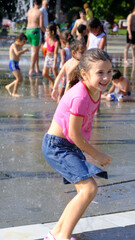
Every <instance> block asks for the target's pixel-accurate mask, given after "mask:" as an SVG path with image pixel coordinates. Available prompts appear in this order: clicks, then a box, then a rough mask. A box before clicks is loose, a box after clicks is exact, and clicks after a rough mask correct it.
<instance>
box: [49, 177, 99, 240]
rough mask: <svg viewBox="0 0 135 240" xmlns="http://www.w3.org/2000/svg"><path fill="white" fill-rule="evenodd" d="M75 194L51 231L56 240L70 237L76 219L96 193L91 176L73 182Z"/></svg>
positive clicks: (95, 186) (94, 183)
mask: <svg viewBox="0 0 135 240" xmlns="http://www.w3.org/2000/svg"><path fill="white" fill-rule="evenodd" d="M75 187H76V190H77V195H76V196H75V197H74V198H73V199H72V200H71V201H70V202H69V204H68V205H67V207H66V208H65V210H64V212H63V214H62V216H61V218H60V219H59V221H58V223H57V224H56V226H55V227H54V229H53V230H52V231H51V233H52V234H53V235H54V237H55V239H56V240H63V239H70V237H71V234H72V231H73V229H74V227H75V226H76V224H77V222H78V220H79V219H80V217H81V216H82V214H83V213H84V211H85V210H86V208H87V207H88V205H89V204H90V203H91V201H92V200H93V198H94V197H95V195H96V193H97V184H96V182H95V180H94V179H93V178H89V179H85V180H82V181H80V182H79V183H77V184H75Z"/></svg>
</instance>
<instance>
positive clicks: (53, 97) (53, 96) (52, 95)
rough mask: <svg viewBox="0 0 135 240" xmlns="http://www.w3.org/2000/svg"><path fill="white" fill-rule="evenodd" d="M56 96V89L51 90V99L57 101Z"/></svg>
mask: <svg viewBox="0 0 135 240" xmlns="http://www.w3.org/2000/svg"><path fill="white" fill-rule="evenodd" d="M57 95H58V91H57V89H53V91H52V94H51V97H52V99H53V100H55V101H57Z"/></svg>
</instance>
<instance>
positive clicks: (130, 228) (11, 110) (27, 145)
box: [0, 36, 135, 240]
mask: <svg viewBox="0 0 135 240" xmlns="http://www.w3.org/2000/svg"><path fill="white" fill-rule="evenodd" d="M113 40H114V41H113ZM113 40H112V39H111V40H110V41H112V45H113V43H114V44H115V43H116V40H117V39H116V38H115V37H114V36H113ZM123 40H124V39H123V38H122V39H119V43H118V46H120V45H121V46H122V47H123V49H124V46H125V45H124V43H123ZM108 41H109V40H108ZM121 41H122V42H121ZM122 47H121V48H122ZM121 48H120V49H121ZM111 49H112V48H111V47H110V50H108V52H109V51H110V53H111V51H112V50H111ZM118 49H119V48H117V51H118ZM113 54H114V53H112V55H113ZM113 56H114V55H113ZM118 56H122V49H121V52H120V53H119V52H118V54H117V56H116V58H117V63H116V64H118V66H119V64H121V62H120V61H121V60H120V59H121V57H120V58H119V57H118ZM120 66H121V65H120ZM27 67H28V66H27ZM22 70H23V65H22ZM127 70H128V71H127V72H128V76H129V77H131V66H130V67H128V69H127ZM25 71H26V70H25ZM7 81H8V82H9V81H10V80H9V79H5V80H1V89H0V93H1V94H0V180H1V181H0V228H1V229H0V240H35V239H36V240H37V239H43V237H44V236H45V235H46V234H47V232H48V231H49V230H51V229H52V227H53V226H54V224H55V222H56V221H57V220H58V218H59V217H60V215H61V212H62V210H63V209H64V207H65V206H66V204H67V203H68V202H69V200H70V199H71V198H72V197H73V196H74V195H75V194H76V192H75V189H74V187H73V186H72V185H67V186H64V185H63V183H62V179H61V176H60V175H59V174H57V173H56V172H55V171H54V170H52V168H51V167H50V166H48V164H47V163H45V161H44V158H43V156H42V151H41V146H42V139H43V135H44V132H45V131H46V130H47V129H48V126H49V124H50V122H51V119H52V116H53V113H54V111H55V108H56V103H54V102H53V100H51V99H50V95H49V88H48V85H46V83H45V82H44V81H43V79H42V78H41V77H37V78H34V79H28V78H25V79H24V82H23V84H22V85H21V87H20V88H19V93H21V94H22V95H23V97H22V98H19V99H15V98H11V97H10V96H9V95H8V93H7V92H6V90H5V88H4V82H7ZM134 83H135V79H134V78H133V79H132V86H134V85H135V84H134ZM133 95H135V91H133ZM91 142H92V144H94V145H95V146H96V147H97V148H100V149H101V151H103V152H106V153H107V154H109V155H111V156H112V157H113V162H112V164H111V165H110V166H108V167H105V169H106V170H107V171H108V175H109V179H108V180H103V179H99V178H96V181H97V183H98V186H99V190H98V194H97V196H96V198H95V199H94V201H93V202H92V203H91V205H90V206H89V207H88V209H87V210H86V212H85V214H84V215H83V218H82V219H81V220H80V221H79V223H78V225H77V226H76V228H75V230H74V234H75V236H76V238H77V239H78V240H108V239H109V240H119V239H120V240H125V239H127V240H132V239H135V161H134V159H135V103H118V102H111V103H109V102H105V101H102V102H101V115H100V116H98V117H96V118H95V121H94V124H93V132H92V138H91ZM71 217H72V216H71Z"/></svg>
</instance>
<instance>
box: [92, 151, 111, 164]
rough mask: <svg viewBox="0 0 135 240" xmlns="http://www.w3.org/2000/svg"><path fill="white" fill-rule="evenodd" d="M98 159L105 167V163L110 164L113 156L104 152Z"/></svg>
mask: <svg viewBox="0 0 135 240" xmlns="http://www.w3.org/2000/svg"><path fill="white" fill-rule="evenodd" d="M96 160H97V161H98V163H99V164H100V166H102V167H104V166H105V165H110V163H111V161H112V158H111V157H110V156H108V155H106V154H104V153H99V155H98V156H97V157H96Z"/></svg>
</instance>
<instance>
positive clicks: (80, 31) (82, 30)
mask: <svg viewBox="0 0 135 240" xmlns="http://www.w3.org/2000/svg"><path fill="white" fill-rule="evenodd" d="M76 39H77V40H82V41H84V42H85V44H86V43H87V39H88V35H87V28H86V25H84V24H80V25H79V26H78V28H77V37H76Z"/></svg>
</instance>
